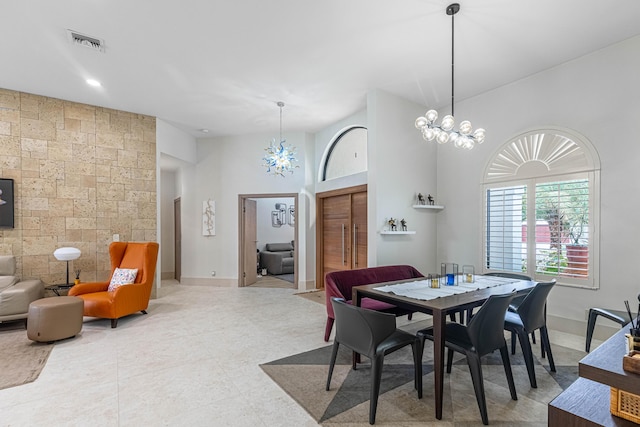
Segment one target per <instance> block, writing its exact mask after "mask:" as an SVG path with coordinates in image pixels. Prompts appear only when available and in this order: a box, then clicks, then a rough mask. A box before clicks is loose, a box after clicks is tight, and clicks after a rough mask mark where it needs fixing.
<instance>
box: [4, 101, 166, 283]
mask: <svg viewBox="0 0 640 427" xmlns="http://www.w3.org/2000/svg"><path fill="white" fill-rule="evenodd" d="M155 159H156V120H155V117H150V116H144V115H140V114H133V113H128V112H124V111H117V110H110V109H107V108H101V107H95V106H91V105H83V104H77V103H74V102H69V101H63V100H60V99H53V98H47V97H43V96H38V95H32V94H28V93H22V92H16V91H11V90H5V89H0V177H1V178H12V179H14V180H15V182H14V192H15V228H14V229H0V254H2V255H7V254H13V255H15V256H16V260H17V267H18V274H19V275H20V276H21V277H23V278H39V279H41V280H42V281H43V282H45V283H46V284H54V283H55V284H57V283H64V282H65V280H66V263H65V262H62V261H58V260H56V259H55V257H54V256H53V251H54V250H55V249H56V248H59V247H63V246H73V247H77V248H79V249H80V250H81V251H82V255H81V257H80V258H79V259H78V260H76V261H74V262H73V267H75V268H79V269H81V270H82V272H81V274H80V279H81V280H82V281H83V282H88V281H95V280H106V279H107V278H108V276H109V273H110V268H111V267H110V263H109V252H108V246H109V243H110V242H111V241H112V239H113V235H114V234H119V235H120V240H121V241H157V238H156V221H157V213H156V211H157V209H156V160H155ZM74 277H75V276H74V275H73V272H71V273H70V280H72V279H73V278H74Z"/></svg>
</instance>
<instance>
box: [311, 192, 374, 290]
mask: <svg viewBox="0 0 640 427" xmlns="http://www.w3.org/2000/svg"><path fill="white" fill-rule="evenodd" d="M316 206H317V217H316V218H317V219H318V224H317V239H316V242H317V250H316V255H317V259H316V265H317V269H316V288H323V287H324V276H325V274H327V273H329V272H331V271H336V270H351V269H356V268H365V267H367V186H366V185H361V186H357V187H350V188H345V189H340V190H334V191H328V192H325V193H318V194H317V195H316Z"/></svg>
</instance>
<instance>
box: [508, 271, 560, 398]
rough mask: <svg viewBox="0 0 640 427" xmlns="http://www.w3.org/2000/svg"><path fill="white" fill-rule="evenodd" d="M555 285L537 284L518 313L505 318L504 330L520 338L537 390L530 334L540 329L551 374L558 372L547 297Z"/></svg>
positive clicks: (553, 283) (518, 309)
mask: <svg viewBox="0 0 640 427" xmlns="http://www.w3.org/2000/svg"><path fill="white" fill-rule="evenodd" d="M555 284H556V281H555V280H552V281H551V282H540V283H538V284H536V286H535V287H534V288H533V289H532V290H531V291H529V293H528V294H527V295H526V296H525V297H524V299H523V300H522V303H521V304H520V305H519V306H518V308H517V309H516V311H515V312H513V311H507V313H506V314H505V318H504V328H505V329H506V330H507V331H510V332H512V333H515V334H516V335H517V336H518V340H519V341H520V347H521V348H522V354H523V356H524V361H525V364H526V365H527V372H528V374H529V382H530V383H531V387H533V388H537V387H538V384H537V382H536V374H535V367H534V365H533V352H532V351H531V343H530V342H529V334H530V333H532V332H533V331H535V330H536V329H540V346H541V347H543V348H544V349H545V351H546V353H547V354H548V356H549V357H548V359H549V367H550V368H551V372H555V371H556V365H555V363H554V362H553V353H552V352H551V344H550V342H549V333H548V331H547V316H546V306H547V296H548V295H549V292H551V289H552V288H553V287H554V286H555Z"/></svg>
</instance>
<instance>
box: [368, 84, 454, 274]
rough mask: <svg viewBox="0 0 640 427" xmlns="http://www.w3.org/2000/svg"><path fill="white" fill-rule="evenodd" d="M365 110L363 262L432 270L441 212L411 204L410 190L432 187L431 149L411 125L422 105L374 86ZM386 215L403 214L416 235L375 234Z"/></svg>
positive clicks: (431, 189)
mask: <svg viewBox="0 0 640 427" xmlns="http://www.w3.org/2000/svg"><path fill="white" fill-rule="evenodd" d="M367 110H368V123H369V152H368V157H369V174H368V180H369V187H368V188H369V206H368V208H369V264H371V265H388V264H410V265H413V266H414V267H416V268H417V269H418V270H420V271H421V272H422V273H423V274H425V275H426V274H428V273H435V272H436V271H437V270H436V261H437V258H438V257H437V256H436V238H437V233H436V231H437V230H436V218H437V217H438V215H442V212H440V213H438V212H437V211H431V210H426V209H420V210H418V209H414V208H412V205H414V204H415V203H416V201H415V197H416V193H418V192H422V193H423V194H428V193H431V194H434V193H435V191H436V165H437V163H436V147H435V146H434V145H432V144H430V143H427V142H426V141H424V140H423V139H422V136H421V135H420V132H418V131H417V130H416V128H415V127H414V122H415V119H416V118H417V117H418V116H420V115H422V114H424V107H422V106H420V105H417V104H415V103H412V102H409V101H407V100H404V99H402V98H398V97H396V96H393V95H391V94H389V93H387V92H384V91H381V90H375V91H371V92H370V93H369V94H368V96H367ZM390 217H393V218H396V219H398V220H400V219H402V218H404V219H405V220H406V221H407V228H408V229H409V230H412V231H415V232H416V234H415V235H381V234H380V233H379V232H380V230H381V229H382V227H383V226H384V225H385V222H386V221H387V220H388V219H389V218H390ZM398 229H400V226H399V222H398ZM438 265H439V264H438Z"/></svg>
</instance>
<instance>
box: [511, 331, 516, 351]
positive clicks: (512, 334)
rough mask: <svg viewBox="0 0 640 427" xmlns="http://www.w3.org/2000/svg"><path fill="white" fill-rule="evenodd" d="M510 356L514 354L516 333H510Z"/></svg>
mask: <svg viewBox="0 0 640 427" xmlns="http://www.w3.org/2000/svg"><path fill="white" fill-rule="evenodd" d="M511 354H516V333H515V332H513V331H511Z"/></svg>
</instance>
